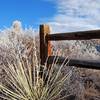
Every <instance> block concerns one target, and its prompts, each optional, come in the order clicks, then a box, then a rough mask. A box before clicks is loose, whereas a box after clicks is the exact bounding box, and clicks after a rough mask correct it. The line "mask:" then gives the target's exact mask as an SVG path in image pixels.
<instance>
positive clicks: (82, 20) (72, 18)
mask: <svg viewBox="0 0 100 100" xmlns="http://www.w3.org/2000/svg"><path fill="white" fill-rule="evenodd" d="M51 1H52V2H54V3H55V4H56V7H57V8H56V9H57V13H56V15H55V16H54V17H53V18H51V21H49V22H48V23H49V24H50V25H51V26H52V30H53V32H67V31H79V30H90V29H98V28H100V0H86V1H85V0H54V1H53V0H51Z"/></svg>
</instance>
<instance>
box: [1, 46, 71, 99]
mask: <svg viewBox="0 0 100 100" xmlns="http://www.w3.org/2000/svg"><path fill="white" fill-rule="evenodd" d="M13 45H14V44H13ZM17 46H18V44H17ZM14 48H16V46H15V47H14ZM14 57H15V58H14V60H13V61H12V62H10V61H9V60H7V59H6V61H5V62H6V63H4V64H3V69H4V70H5V72H6V74H7V79H6V82H5V83H6V84H0V92H1V93H2V95H1V98H2V99H4V100H58V98H59V100H60V99H62V97H61V98H60V96H59V95H60V93H61V92H62V91H63V89H62V86H63V84H64V82H65V80H66V79H69V77H70V75H71V71H70V72H69V73H68V74H66V75H62V73H61V69H62V67H63V66H64V64H62V65H61V66H59V67H58V66H57V65H56V61H55V62H53V63H52V65H51V69H49V70H48V69H47V64H46V63H45V65H44V66H41V65H40V63H39V61H38V60H37V55H36V48H35V45H34V46H33V53H32V55H31V59H30V58H29V57H28V56H26V55H24V56H23V54H22V53H21V51H20V46H18V48H17V50H16V49H15V52H14ZM56 60H57V59H56ZM41 67H42V72H41V70H40V69H41ZM40 73H42V75H40ZM63 98H64V97H63Z"/></svg>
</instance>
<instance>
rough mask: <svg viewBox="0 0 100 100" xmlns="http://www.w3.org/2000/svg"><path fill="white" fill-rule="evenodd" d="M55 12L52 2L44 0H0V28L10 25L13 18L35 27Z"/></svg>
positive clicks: (24, 24)
mask: <svg viewBox="0 0 100 100" xmlns="http://www.w3.org/2000/svg"><path fill="white" fill-rule="evenodd" d="M55 12H56V9H55V8H54V3H53V2H48V1H45V0H0V28H4V27H10V26H11V24H12V22H13V21H14V20H20V21H21V22H22V24H23V26H24V27H25V26H26V27H27V26H33V27H37V26H38V25H39V24H40V23H42V19H46V18H48V19H49V17H52V16H53V15H54V13H55Z"/></svg>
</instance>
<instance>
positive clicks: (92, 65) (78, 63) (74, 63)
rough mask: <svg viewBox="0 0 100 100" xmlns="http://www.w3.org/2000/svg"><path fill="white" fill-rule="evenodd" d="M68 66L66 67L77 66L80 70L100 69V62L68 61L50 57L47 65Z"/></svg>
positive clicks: (58, 57) (63, 58)
mask: <svg viewBox="0 0 100 100" xmlns="http://www.w3.org/2000/svg"><path fill="white" fill-rule="evenodd" d="M52 63H55V64H59V65H61V64H64V65H65V64H67V63H68V64H67V65H66V66H76V67H79V68H88V69H100V61H97V60H83V59H73V58H72V59H66V58H65V57H60V56H56V57H55V56H49V57H48V61H47V64H52Z"/></svg>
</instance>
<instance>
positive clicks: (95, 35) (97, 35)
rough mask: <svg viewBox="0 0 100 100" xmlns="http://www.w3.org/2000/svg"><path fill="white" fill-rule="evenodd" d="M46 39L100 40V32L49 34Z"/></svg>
mask: <svg viewBox="0 0 100 100" xmlns="http://www.w3.org/2000/svg"><path fill="white" fill-rule="evenodd" d="M46 39H47V40H48V41H59V40H89V39H100V30H90V31H79V32H69V33H55V34H48V35H47V36H46Z"/></svg>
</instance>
